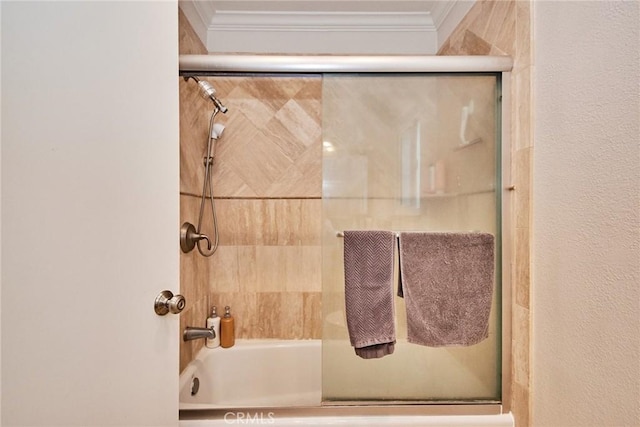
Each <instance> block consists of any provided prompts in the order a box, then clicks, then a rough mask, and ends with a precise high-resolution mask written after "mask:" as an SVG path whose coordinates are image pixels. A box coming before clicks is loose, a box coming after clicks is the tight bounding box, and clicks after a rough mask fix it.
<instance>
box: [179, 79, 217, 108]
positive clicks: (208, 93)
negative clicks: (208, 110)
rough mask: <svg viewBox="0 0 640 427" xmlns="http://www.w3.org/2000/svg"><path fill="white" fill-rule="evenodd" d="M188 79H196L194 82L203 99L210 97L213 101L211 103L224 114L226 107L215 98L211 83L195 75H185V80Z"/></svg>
mask: <svg viewBox="0 0 640 427" xmlns="http://www.w3.org/2000/svg"><path fill="white" fill-rule="evenodd" d="M189 79H193V80H195V81H196V83H198V89H199V92H200V96H202V97H203V98H204V99H210V100H211V101H212V102H213V105H215V106H216V108H217V109H218V110H220V111H221V112H222V113H224V114H226V113H227V107H225V106H224V105H222V102H220V100H219V99H218V98H216V90H215V89H214V88H213V86H211V83H209V82H206V81H204V80H200V79H199V78H198V77H196V76H186V77H185V78H184V80H185V81H188V80H189Z"/></svg>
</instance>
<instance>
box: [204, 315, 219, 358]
mask: <svg viewBox="0 0 640 427" xmlns="http://www.w3.org/2000/svg"><path fill="white" fill-rule="evenodd" d="M207 328H209V329H210V328H213V330H214V331H215V333H216V337H215V338H207V339H206V340H205V343H204V345H206V346H207V347H208V348H216V347H220V317H219V316H218V314H217V313H216V306H215V305H214V306H213V308H212V309H211V317H208V318H207Z"/></svg>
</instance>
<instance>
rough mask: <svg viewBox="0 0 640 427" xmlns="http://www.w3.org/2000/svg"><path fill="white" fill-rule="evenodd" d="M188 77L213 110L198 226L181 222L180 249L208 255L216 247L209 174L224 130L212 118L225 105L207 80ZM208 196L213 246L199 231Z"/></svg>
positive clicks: (186, 77) (215, 225) (214, 214)
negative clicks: (195, 84) (203, 244)
mask: <svg viewBox="0 0 640 427" xmlns="http://www.w3.org/2000/svg"><path fill="white" fill-rule="evenodd" d="M189 79H193V80H194V81H195V82H196V83H198V89H199V93H200V96H202V97H203V98H204V99H209V100H211V102H213V106H214V108H213V112H212V113H211V118H210V119H209V132H208V134H207V135H208V137H207V153H206V156H205V157H204V159H203V163H204V181H203V185H202V198H201V199H200V214H199V216H198V226H197V227H195V226H194V225H193V224H190V223H188V222H185V223H184V224H182V227H181V228H180V249H182V252H185V253H187V252H191V251H192V250H193V248H194V247H195V246H198V252H200V254H201V255H203V256H206V257H209V256H211V255H213V254H214V252H215V251H216V250H217V249H218V243H219V239H218V217H217V216H216V207H215V204H214V201H213V184H212V183H211V175H212V168H213V159H214V157H215V148H216V141H218V139H219V138H220V137H221V136H222V132H224V125H222V124H220V123H214V122H213V121H214V119H215V117H216V115H217V114H218V113H219V112H222V113H226V112H227V107H225V106H224V105H222V103H221V102H220V100H219V99H218V98H216V96H215V95H216V90H215V89H214V88H213V86H211V84H210V83H209V82H206V81H204V80H200V79H199V78H198V77H196V76H185V77H184V80H185V81H189ZM207 198H209V200H210V206H211V216H212V218H213V232H214V238H213V247H212V244H211V240H210V239H209V237H208V236H207V235H206V234H203V233H202V232H201V231H202V230H201V228H202V217H203V215H204V207H205V204H206V200H207ZM202 240H205V241H206V242H207V251H206V252H205V251H204V250H203V249H202V248H201V247H200V241H202Z"/></svg>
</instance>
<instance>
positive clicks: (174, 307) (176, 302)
mask: <svg viewBox="0 0 640 427" xmlns="http://www.w3.org/2000/svg"><path fill="white" fill-rule="evenodd" d="M186 305H187V300H185V299H184V297H183V296H182V295H180V294H178V295H173V292H171V291H162V292H160V293H159V294H158V296H157V297H156V299H155V301H154V302H153V309H154V311H155V312H156V314H157V315H158V316H164V315H165V314H167V313H173V314H178V313H180V312H181V311H182V310H184V307H185V306H186Z"/></svg>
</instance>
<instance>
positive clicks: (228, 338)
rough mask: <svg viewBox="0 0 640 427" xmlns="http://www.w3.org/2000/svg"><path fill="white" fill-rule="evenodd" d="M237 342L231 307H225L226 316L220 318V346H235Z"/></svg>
mask: <svg viewBox="0 0 640 427" xmlns="http://www.w3.org/2000/svg"><path fill="white" fill-rule="evenodd" d="M235 343H236V331H235V321H234V319H233V316H231V307H229V306H226V307H225V308H224V317H223V318H222V319H220V347H223V348H229V347H233V345H234V344H235Z"/></svg>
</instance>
